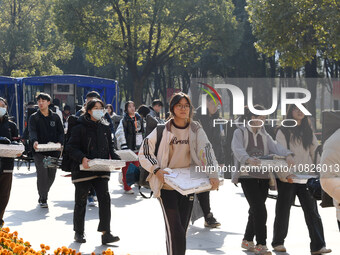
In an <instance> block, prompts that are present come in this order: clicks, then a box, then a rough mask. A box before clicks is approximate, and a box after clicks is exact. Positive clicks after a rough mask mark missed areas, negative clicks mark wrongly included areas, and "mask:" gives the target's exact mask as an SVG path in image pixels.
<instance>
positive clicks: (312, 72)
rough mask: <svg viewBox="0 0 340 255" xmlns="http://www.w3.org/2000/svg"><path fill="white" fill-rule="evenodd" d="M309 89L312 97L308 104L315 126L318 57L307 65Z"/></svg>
mask: <svg viewBox="0 0 340 255" xmlns="http://www.w3.org/2000/svg"><path fill="white" fill-rule="evenodd" d="M305 72H306V78H307V79H306V81H307V89H308V90H309V91H310V93H311V99H310V101H309V102H308V104H307V107H308V110H309V111H310V113H311V114H312V117H313V121H314V127H315V126H316V93H317V78H318V71H317V58H316V56H315V57H314V58H313V60H312V61H311V62H307V63H306V65H305ZM310 78H312V79H310Z"/></svg>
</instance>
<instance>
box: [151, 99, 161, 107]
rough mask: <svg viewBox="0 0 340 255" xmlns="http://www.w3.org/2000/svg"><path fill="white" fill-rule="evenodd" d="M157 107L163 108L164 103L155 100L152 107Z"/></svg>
mask: <svg viewBox="0 0 340 255" xmlns="http://www.w3.org/2000/svg"><path fill="white" fill-rule="evenodd" d="M155 105H158V106H162V107H163V103H162V101H161V100H160V99H155V100H153V101H152V107H154V106H155Z"/></svg>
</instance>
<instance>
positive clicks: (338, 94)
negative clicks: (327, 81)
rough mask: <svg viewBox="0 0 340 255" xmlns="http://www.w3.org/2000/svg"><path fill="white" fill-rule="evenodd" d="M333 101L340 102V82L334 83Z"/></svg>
mask: <svg viewBox="0 0 340 255" xmlns="http://www.w3.org/2000/svg"><path fill="white" fill-rule="evenodd" d="M332 96H333V100H340V81H333V93H332Z"/></svg>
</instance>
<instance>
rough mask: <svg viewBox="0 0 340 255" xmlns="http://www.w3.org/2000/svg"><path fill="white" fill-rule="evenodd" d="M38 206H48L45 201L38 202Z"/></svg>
mask: <svg viewBox="0 0 340 255" xmlns="http://www.w3.org/2000/svg"><path fill="white" fill-rule="evenodd" d="M39 205H40V208H48V204H47V202H46V201H40V202H39Z"/></svg>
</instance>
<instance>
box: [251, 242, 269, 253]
mask: <svg viewBox="0 0 340 255" xmlns="http://www.w3.org/2000/svg"><path fill="white" fill-rule="evenodd" d="M254 252H255V254H260V255H272V252H271V251H268V248H267V246H266V245H261V244H258V245H256V246H255V251H254Z"/></svg>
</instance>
